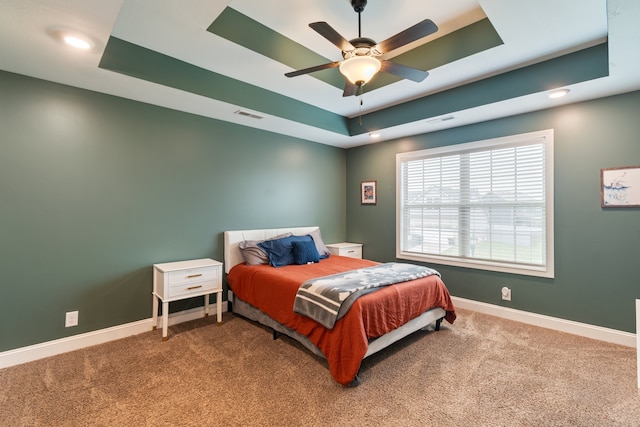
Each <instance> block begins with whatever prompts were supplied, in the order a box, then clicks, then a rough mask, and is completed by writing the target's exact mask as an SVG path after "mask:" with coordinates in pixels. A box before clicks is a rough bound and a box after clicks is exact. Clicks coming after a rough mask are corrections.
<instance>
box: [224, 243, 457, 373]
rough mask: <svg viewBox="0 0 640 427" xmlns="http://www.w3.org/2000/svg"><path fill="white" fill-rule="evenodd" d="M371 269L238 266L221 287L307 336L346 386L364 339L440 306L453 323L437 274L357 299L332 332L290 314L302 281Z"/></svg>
mask: <svg viewBox="0 0 640 427" xmlns="http://www.w3.org/2000/svg"><path fill="white" fill-rule="evenodd" d="M376 264H378V263H376V262H373V261H369V260H362V259H355V258H348V257H341V256H337V255H331V256H330V257H329V258H327V259H323V260H321V261H320V263H317V264H308V265H288V266H284V267H279V268H274V267H271V266H269V265H257V266H247V265H245V264H238V265H236V266H235V267H233V268H232V269H231V271H230V272H229V274H228V276H227V282H228V284H229V288H230V289H231V290H232V291H233V293H234V295H236V296H237V297H238V298H240V299H241V300H243V301H245V302H247V303H249V304H251V305H252V306H254V307H256V308H258V309H260V310H261V311H262V312H264V313H265V314H267V315H269V316H270V317H271V318H273V319H274V320H276V321H278V322H280V323H282V324H283V325H285V326H287V327H289V328H291V329H293V330H295V331H297V332H298V333H300V334H302V335H304V336H306V337H308V338H309V339H310V340H311V342H312V343H313V344H315V345H316V347H318V348H319V349H320V350H321V351H322V352H323V354H324V355H325V357H326V358H327V361H328V364H329V370H330V372H331V375H332V376H333V378H335V380H336V381H337V382H339V383H340V384H343V385H349V384H350V383H351V382H352V381H353V380H354V378H355V377H356V374H357V373H358V370H359V369H360V363H361V362H362V359H363V358H364V355H365V354H366V352H367V348H368V342H369V340H370V339H373V338H377V337H380V336H382V335H384V334H386V333H387V332H390V331H392V330H394V329H396V328H397V327H399V326H402V325H403V324H405V323H407V322H408V321H409V320H411V319H414V318H416V317H418V316H419V315H421V314H422V313H423V312H425V311H426V310H428V309H430V308H433V307H442V308H443V309H444V310H445V311H446V316H445V319H446V320H447V321H448V322H449V323H453V321H454V320H455V318H456V314H455V310H454V307H453V303H452V302H451V297H450V295H449V291H448V290H447V288H446V286H445V285H444V283H443V282H442V280H441V279H440V277H438V276H437V275H433V276H428V277H424V278H422V279H418V280H412V281H410V282H403V283H398V284H395V285H392V286H387V287H384V288H380V289H379V290H377V291H375V292H371V293H369V294H366V295H364V296H362V297H360V298H358V299H357V300H356V301H355V302H354V304H353V306H352V307H351V309H350V310H349V312H348V313H347V314H346V315H345V316H344V317H343V318H342V319H340V320H339V321H338V322H336V325H335V326H334V328H333V329H327V328H325V327H324V326H322V325H320V324H319V323H317V322H315V321H314V320H311V319H310V318H307V317H305V316H302V315H300V314H297V313H294V312H293V303H294V300H295V296H296V292H297V290H298V288H299V287H300V285H301V284H302V282H304V281H305V280H309V279H313V278H316V277H322V276H327V275H330V274H335V273H340V272H343V271H348V270H353V269H356V268H362V267H368V266H372V265H376Z"/></svg>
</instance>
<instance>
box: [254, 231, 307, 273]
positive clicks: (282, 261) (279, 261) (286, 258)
mask: <svg viewBox="0 0 640 427" xmlns="http://www.w3.org/2000/svg"><path fill="white" fill-rule="evenodd" d="M300 241H307V242H312V243H313V239H312V238H311V237H309V236H290V237H283V238H282V239H275V240H268V241H266V242H262V243H258V246H259V247H261V248H262V249H263V250H264V251H265V252H266V253H267V255H269V265H271V266H273V267H282V266H283V265H290V264H295V259H294V258H293V246H292V242H300Z"/></svg>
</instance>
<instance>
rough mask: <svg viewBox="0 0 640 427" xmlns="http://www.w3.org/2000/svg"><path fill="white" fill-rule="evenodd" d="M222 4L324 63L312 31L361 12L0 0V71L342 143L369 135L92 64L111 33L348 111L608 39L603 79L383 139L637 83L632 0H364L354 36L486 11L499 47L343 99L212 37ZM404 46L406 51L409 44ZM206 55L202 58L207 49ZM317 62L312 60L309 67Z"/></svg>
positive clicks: (281, 5) (462, 19)
mask: <svg viewBox="0 0 640 427" xmlns="http://www.w3.org/2000/svg"><path fill="white" fill-rule="evenodd" d="M227 6H230V7H233V8H234V9H236V10H237V11H239V12H241V13H243V14H245V15H247V16H248V17H250V18H252V19H254V20H256V21H259V22H261V23H262V24H264V25H265V26H267V27H269V28H271V29H273V30H275V31H277V32H279V33H281V34H282V35H284V36H286V37H288V38H290V39H292V40H295V41H297V42H299V43H300V44H302V45H304V46H306V47H308V48H310V49H312V50H314V51H316V52H317V53H319V54H320V55H323V56H324V57H326V58H329V59H330V60H340V59H342V58H341V56H340V51H339V50H338V49H337V48H336V47H335V46H334V45H332V44H331V43H330V42H328V41H327V40H326V39H324V38H323V37H321V36H320V35H319V34H317V33H316V32H315V31H313V30H312V29H311V28H309V27H308V24H309V23H310V22H315V21H326V22H328V23H329V24H330V25H331V26H332V27H333V28H334V29H336V30H337V31H338V32H339V33H340V34H342V35H343V36H344V37H345V38H347V39H351V38H354V37H356V36H357V35H358V34H357V29H358V27H357V25H358V20H357V14H356V13H355V12H354V11H353V9H352V8H351V5H350V4H349V1H348V0H305V1H296V0H268V1H255V0H234V1H229V0H180V1H177V0H109V1H105V0H0V11H1V13H0V69H2V70H5V71H10V72H14V73H19V74H24V75H27V76H32V77H37V78H41V79H45V80H50V81H53V82H58V83H63V84H67V85H71V86H76V87H80V88H84V89H89V90H93V91H97V92H102V93H107V94H111V95H116V96H120V97H124V98H129V99H133V100H137V101H142V102H146V103H150V104H155V105H159V106H163V107H167V108H171V109H175V110H180V111H186V112H190V113H194V114H198V115H202V116H207V117H212V118H217V119H220V120H225V121H230V122H235V123H239V124H241V125H245V126H252V127H257V128H261V129H265V130H268V131H272V132H277V133H280V134H284V135H289V136H293V137H297V138H302V139H305V140H311V141H315V142H319V143H323V144H329V145H334V146H338V147H352V146H357V145H363V144H368V143H371V142H375V141H372V140H371V139H370V138H369V136H368V135H357V136H345V135H341V134H337V133H335V132H330V131H327V130H323V129H319V128H316V127H313V126H309V125H305V124H302V123H296V122H293V121H290V120H287V119H284V118H279V117H276V116H270V115H269V112H268V111H255V112H256V113H259V114H261V115H263V116H265V119H264V120H251V119H247V118H245V117H242V116H238V115H237V114H233V112H234V111H236V110H238V109H240V108H243V106H241V105H230V104H228V103H225V102H221V101H217V100H214V99H210V98H207V97H204V96H199V95H195V94H192V93H188V92H184V91H181V90H177V89H173V88H169V87H165V86H161V85H158V84H155V83H150V82H147V81H144V80H141V79H136V78H133V77H129V76H126V75H123V74H118V73H115V72H111V71H107V70H104V69H101V68H98V63H99V62H100V59H101V57H102V53H103V51H104V48H105V46H106V43H107V41H108V40H109V37H110V36H115V37H118V38H120V39H122V40H126V41H128V42H131V43H134V44H137V45H140V46H143V47H146V48H148V49H151V50H154V51H157V52H160V53H163V54H166V55H169V56H172V57H175V58H177V59H180V60H182V61H185V62H189V63H192V64H194V65H197V66H199V67H202V68H205V69H209V70H211V71H215V72H216V73H219V74H223V75H227V76H230V77H233V78H234V79H237V80H241V81H245V82H247V83H250V84H252V85H256V86H259V87H262V88H265V89H268V90H270V91H273V92H277V93H280V94H283V95H285V96H287V97H290V98H294V99H298V100H300V101H303V102H305V103H309V104H312V105H315V106H317V107H319V108H322V109H325V110H328V111H331V112H334V113H337V114H339V115H343V116H347V117H355V116H358V115H359V114H362V113H366V112H369V111H375V110H379V109H381V108H384V107H387V106H389V105H394V104H399V103H402V102H405V101H406V100H409V99H415V98H420V97H423V96H427V95H429V94H432V93H435V92H439V91H442V90H445V89H448V88H451V87H455V86H458V85H461V84H464V83H469V82H471V81H475V80H479V79H482V78H486V77H488V76H492V75H496V74H499V73H501V72H504V71H506V70H511V69H515V68H518V67H521V66H523V65H527V64H531V63H535V62H539V61H541V60H543V59H548V58H551V57H555V56H559V55H561V54H563V53H566V52H571V51H575V50H579V49H582V48H584V47H588V46H592V45H595V44H598V43H600V42H602V41H603V40H604V39H606V38H607V37H608V41H609V49H610V52H609V62H610V75H609V76H608V77H604V78H600V79H596V80H591V81H587V82H583V83H579V84H575V85H573V86H570V89H571V93H570V94H569V96H567V97H565V98H563V99H561V100H549V99H548V98H547V97H546V94H545V93H537V94H531V95H527V96H523V97H519V98H516V99H511V100H508V101H502V102H497V103H494V104H490V105H484V106H482V107H476V108H472V109H469V110H465V111H459V112H455V113H454V114H452V115H453V116H454V119H453V120H448V121H445V122H438V123H435V124H434V123H433V122H430V121H429V120H420V121H418V122H414V123H407V124H403V125H399V126H395V127H392V128H388V129H382V130H381V131H380V133H381V138H380V139H378V140H377V141H380V140H387V139H392V138H398V137H403V136H407V135H413V134H419V133H426V132H431V131H435V130H440V129H443V128H446V127H454V126H461V125H464V124H469V123H474V122H479V121H484V120H488V119H492V118H498V117H504V116H508V115H513V114H518V113H522V112H527V111H533V110H537V109H544V108H549V107H552V106H556V105H560V104H562V103H571V102H578V101H583V100H588V99H594V98H599V97H603V96H608V95H612V94H618V93H624V92H629V91H633V90H638V89H640V73H638V72H637V70H638V67H639V66H640V55H639V54H638V47H637V46H638V43H639V42H640V31H639V30H638V25H637V22H639V21H640V1H638V0H609V1H608V2H607V1H606V0H536V1H530V0H447V1H446V2H443V1H441V0H394V1H393V2H391V1H388V0H387V1H384V0H369V4H368V5H367V6H366V9H365V11H364V12H363V13H362V33H363V34H362V35H363V36H366V37H369V38H373V39H374V40H377V41H381V40H384V39H386V38H388V37H390V36H392V35H394V34H396V33H398V32H400V31H402V30H404V29H405V28H407V27H409V26H411V25H413V24H415V23H417V22H418V21H420V20H422V19H424V18H430V19H431V20H433V21H434V22H435V23H436V24H437V25H438V26H439V28H440V29H439V31H438V32H437V33H436V34H434V35H433V36H430V37H427V38H426V39H423V40H420V41H419V42H417V43H416V44H418V43H425V42H427V41H428V40H430V38H434V37H441V36H442V35H444V34H447V33H448V32H451V31H454V30H456V29H459V28H461V27H463V26H465V25H468V24H469V23H472V22H475V21H477V20H479V19H482V18H484V17H485V16H486V17H488V18H489V20H490V21H491V23H492V24H493V26H494V27H495V29H496V30H497V32H498V34H499V35H500V37H501V38H502V40H503V42H504V44H503V45H501V46H498V47H495V48H492V49H489V50H486V51H484V52H480V53H478V54H475V55H472V56H469V57H466V58H463V59H461V60H458V61H455V62H453V63H450V64H447V65H443V66H441V67H438V68H436V69H432V70H428V71H429V72H430V75H429V77H428V78H427V79H426V80H424V81H423V82H421V83H415V82H411V81H407V80H401V81H399V82H397V83H393V84H390V85H388V86H385V87H382V88H380V89H377V90H375V91H373V92H370V93H367V92H366V90H365V93H364V95H363V97H362V106H361V105H360V100H359V98H356V97H347V98H343V97H342V89H338V88H335V87H333V86H330V85H328V84H326V83H324V82H322V81H320V80H318V79H315V78H313V77H311V76H308V75H306V76H299V77H295V78H286V77H285V76H284V73H285V72H288V71H292V70H291V68H289V67H287V66H285V65H283V64H280V63H278V62H276V61H273V60H271V59H268V58H266V57H264V56H262V55H260V54H258V53H255V52H253V51H250V50H248V49H246V48H244V47H242V46H239V45H236V44H234V43H232V42H229V41H228V40H225V39H223V38H221V37H218V36H216V35H214V34H212V33H210V32H207V31H206V29H207V28H208V27H209V25H210V24H211V23H212V22H213V21H214V20H215V18H216V17H217V16H218V15H219V14H220V13H221V12H222V11H223V10H224V8H225V7H227ZM61 29H69V30H75V31H79V32H82V33H84V34H86V35H88V36H89V37H91V38H92V39H93V40H94V42H95V47H94V49H93V50H91V51H90V52H88V53H87V52H81V51H76V50H73V49H72V48H70V47H68V46H65V45H63V44H62V43H60V41H59V40H58V39H56V37H54V36H53V35H54V34H55V32H56V31H57V30H61ZM409 47H414V46H413V45H412V46H409ZM203 52H205V54H203ZM310 65H316V64H310Z"/></svg>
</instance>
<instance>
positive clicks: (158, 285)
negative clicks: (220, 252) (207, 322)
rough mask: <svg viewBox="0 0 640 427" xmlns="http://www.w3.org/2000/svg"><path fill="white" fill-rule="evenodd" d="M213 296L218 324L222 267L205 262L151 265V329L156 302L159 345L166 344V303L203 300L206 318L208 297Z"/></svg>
mask: <svg viewBox="0 0 640 427" xmlns="http://www.w3.org/2000/svg"><path fill="white" fill-rule="evenodd" d="M213 293H216V294H217V295H216V321H217V322H218V323H222V263H221V262H218V261H215V260H212V259H209V258H204V259H194V260H189V261H178V262H167V263H164V264H154V265H153V329H156V325H157V324H158V300H161V301H162V341H166V340H167V323H168V320H169V303H170V302H171V301H178V300H182V299H185V298H192V297H197V296H204V314H205V316H208V315H209V295H211V294H213Z"/></svg>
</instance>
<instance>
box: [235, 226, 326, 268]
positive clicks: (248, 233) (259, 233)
mask: <svg viewBox="0 0 640 427" xmlns="http://www.w3.org/2000/svg"><path fill="white" fill-rule="evenodd" d="M318 228H319V227H318V226H317V225H315V226H309V227H289V228H266V229H259V230H233V231H225V232H224V271H225V272H226V273H229V270H231V268H232V267H233V266H234V265H236V264H240V263H243V262H244V258H242V253H240V249H239V248H238V243H240V242H242V241H243V240H266V239H270V238H272V237H275V236H277V235H279V234H284V233H293V234H294V235H296V236H304V235H306V234H309V233H311V232H312V231H314V230H317V229H318Z"/></svg>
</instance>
